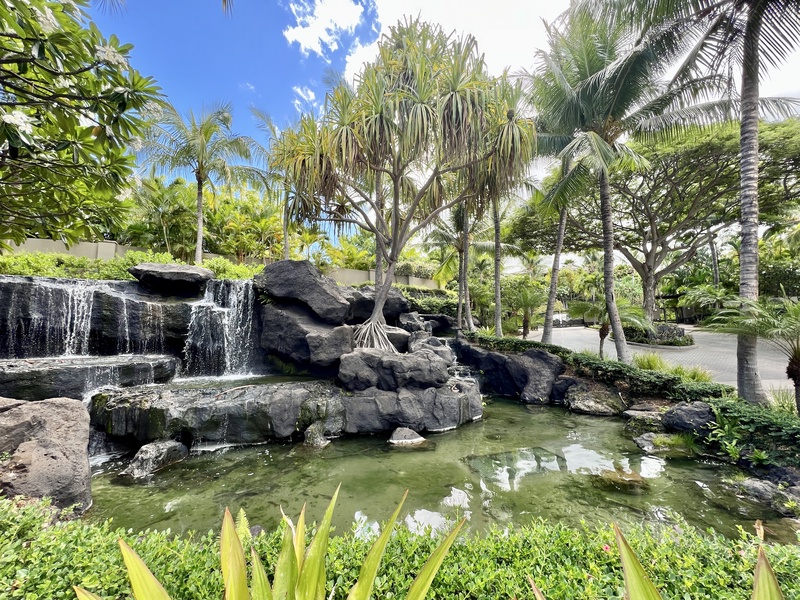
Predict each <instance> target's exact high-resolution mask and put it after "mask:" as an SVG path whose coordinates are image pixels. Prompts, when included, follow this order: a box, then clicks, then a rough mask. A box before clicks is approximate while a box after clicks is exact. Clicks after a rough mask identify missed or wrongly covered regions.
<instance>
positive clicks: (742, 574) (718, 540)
mask: <svg viewBox="0 0 800 600" xmlns="http://www.w3.org/2000/svg"><path fill="white" fill-rule="evenodd" d="M679 525H680V526H679V527H671V526H668V527H662V528H656V529H648V528H645V527H642V526H638V525H637V526H632V527H626V528H625V533H626V536H627V538H628V541H629V542H630V543H631V546H632V547H633V549H634V551H635V552H636V553H637V554H638V556H639V557H640V558H641V559H642V562H643V564H644V565H645V568H646V570H647V572H648V575H649V576H650V577H651V579H652V580H653V582H654V583H655V585H656V586H657V587H658V588H659V589H660V590H662V593H663V595H664V597H665V598H685V597H691V598H694V599H697V600H702V599H712V598H713V599H714V600H729V599H737V600H740V599H741V598H747V597H749V595H750V593H751V590H752V585H753V577H752V574H753V570H754V565H755V561H756V552H757V541H756V540H755V539H754V538H752V537H750V536H747V535H744V534H743V536H742V537H741V538H740V539H735V540H727V539H725V538H723V537H721V536H719V535H715V534H704V533H700V532H698V531H696V530H695V529H694V528H692V527H691V526H688V525H686V524H683V523H680V524H679ZM117 537H122V538H123V539H125V541H126V542H128V543H129V544H130V545H131V546H132V547H133V548H134V549H135V550H136V552H137V553H138V554H139V555H140V556H141V557H142V559H143V560H144V562H145V563H146V564H147V565H148V566H149V567H150V569H151V570H152V571H153V573H154V574H155V575H156V577H158V578H159V579H160V580H161V582H162V583H163V584H164V587H165V588H166V590H167V592H168V593H169V594H170V596H171V597H172V598H181V599H183V600H205V599H218V598H221V597H222V578H221V575H220V571H219V547H218V543H219V542H218V538H217V536H216V535H215V534H214V533H212V532H209V533H207V534H205V535H190V536H187V537H175V536H173V535H171V534H170V533H169V532H168V531H166V532H155V531H146V532H143V533H134V532H133V531H132V530H128V531H123V530H114V529H113V528H112V527H111V525H110V523H109V522H105V523H101V524H98V525H90V524H85V523H82V522H80V521H71V522H65V523H52V522H51V516H50V514H49V511H48V510H47V508H46V507H43V506H42V505H40V504H38V503H33V504H25V505H19V504H16V503H15V502H12V501H9V500H5V499H2V500H0V589H2V590H3V594H4V595H3V597H4V598H9V600H12V599H25V600H40V599H41V600H45V599H47V600H50V599H54V598H57V599H73V598H74V597H75V596H74V593H73V591H72V588H71V586H72V585H78V586H81V587H84V588H85V589H87V590H89V591H91V592H94V593H96V594H98V595H100V596H101V597H103V598H125V597H128V596H129V595H130V589H129V587H128V582H127V576H126V572H125V568H124V566H123V564H122V558H121V556H120V552H119V548H118V547H117V543H116V539H117ZM371 542H372V540H370V539H365V538H364V537H363V536H358V535H355V534H353V533H348V534H345V535H342V536H337V537H333V538H331V540H330V544H329V551H328V559H327V577H328V581H327V591H328V593H330V591H331V590H333V589H334V585H335V591H334V593H333V598H335V599H338V600H344V598H345V597H346V595H347V593H348V590H349V589H350V586H351V585H352V584H353V582H354V581H355V580H356V578H357V577H358V573H359V569H360V567H361V564H362V563H363V561H364V557H365V555H366V552H367V550H368V548H369V546H370V544H371ZM438 543H439V540H438V539H437V538H436V536H430V535H416V534H413V533H410V532H409V531H408V530H407V529H406V528H404V527H399V528H398V529H397V530H396V532H395V534H394V535H393V536H392V537H391V539H390V541H389V545H388V547H387V550H386V556H385V557H384V559H383V561H382V562H381V565H382V566H381V567H380V570H379V572H378V579H377V580H376V585H375V588H374V590H373V594H372V595H373V597H374V598H392V597H397V596H398V592H399V591H400V590H407V589H408V585H409V583H410V581H411V580H412V579H413V577H414V575H415V574H416V573H418V572H419V571H420V569H421V568H422V564H423V563H424V561H425V559H426V558H427V556H429V555H430V554H431V552H432V551H433V549H434V548H435V547H436V545H437V544H438ZM252 544H253V547H254V548H255V550H256V551H257V553H258V554H259V556H260V558H261V560H262V562H263V563H264V564H265V565H274V564H275V559H276V558H277V555H278V550H279V537H278V534H277V532H276V533H273V534H270V535H261V536H258V537H257V538H255V539H254V540H253V542H252ZM767 552H768V554H769V558H770V561H771V562H772V565H773V567H774V569H775V571H776V574H777V577H778V580H779V582H780V584H781V587H782V589H783V593H784V594H785V595H786V597H787V598H792V597H797V595H798V594H800V553H798V552H797V549H796V547H794V546H783V545H773V546H770V547H769V548H768V549H767ZM268 569H269V567H268ZM269 575H270V576H271V575H272V574H271V573H269ZM528 576H531V577H533V579H534V580H535V581H536V583H537V585H538V586H539V587H540V588H541V589H542V591H543V592H544V594H545V596H546V597H547V598H548V600H559V599H570V600H573V599H589V598H592V599H594V598H617V597H621V596H622V581H623V579H622V569H621V568H620V562H619V555H618V553H617V550H616V547H615V544H614V536H613V533H612V531H611V528H610V527H601V528H597V529H595V528H593V527H590V526H588V525H587V526H584V527H582V528H570V527H567V526H564V525H560V524H557V523H549V522H545V521H534V522H532V523H531V524H530V525H528V526H523V527H516V528H510V529H508V530H507V531H500V530H496V531H492V532H490V533H488V534H486V535H482V536H478V535H469V534H467V535H462V536H461V537H460V538H459V539H458V540H457V541H456V543H455V545H454V546H453V547H452V548H451V550H450V552H449V553H448V555H447V556H446V557H445V560H444V563H443V565H442V567H441V569H440V571H439V574H438V575H437V577H436V579H435V580H434V583H433V587H432V588H431V592H430V595H429V597H431V598H487V599H492V598H497V599H503V600H507V599H508V598H513V597H518V598H528V597H531V592H530V587H529V585H528V583H527V577H528ZM326 595H327V594H326Z"/></svg>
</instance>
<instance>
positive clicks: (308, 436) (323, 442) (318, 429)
mask: <svg viewBox="0 0 800 600" xmlns="http://www.w3.org/2000/svg"><path fill="white" fill-rule="evenodd" d="M304 436H305V441H304V443H305V445H306V446H311V447H312V448H324V447H325V446H327V445H329V444H330V443H331V441H330V440H329V439H328V438H326V437H325V423H323V422H322V421H314V422H313V423H312V424H311V425H309V426H308V428H307V429H306V431H305V434H304Z"/></svg>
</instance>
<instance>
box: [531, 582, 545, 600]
mask: <svg viewBox="0 0 800 600" xmlns="http://www.w3.org/2000/svg"><path fill="white" fill-rule="evenodd" d="M528 581H530V583H531V589H532V590H533V597H534V598H536V600H545V599H544V594H543V593H542V590H540V589H539V588H538V587H536V584H535V583H534V582H533V577H528Z"/></svg>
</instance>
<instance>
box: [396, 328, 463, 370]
mask: <svg viewBox="0 0 800 600" xmlns="http://www.w3.org/2000/svg"><path fill="white" fill-rule="evenodd" d="M425 349H427V350H430V351H432V352H433V353H434V354H436V355H437V356H438V357H439V358H441V359H442V360H444V361H445V362H446V363H447V365H448V366H450V365H452V364H453V363H454V362H455V361H456V356H455V354H453V351H452V350H451V349H450V347H449V346H446V345H445V344H444V343H442V340H440V339H439V338H435V337H433V336H432V335H431V334H430V333H429V332H427V331H415V332H414V333H412V334H411V337H410V338H409V339H408V350H409V352H417V351H419V350H425Z"/></svg>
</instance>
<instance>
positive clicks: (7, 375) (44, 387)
mask: <svg viewBox="0 0 800 600" xmlns="http://www.w3.org/2000/svg"><path fill="white" fill-rule="evenodd" d="M177 368H178V361H177V359H175V358H173V357H171V356H137V355H125V356H117V357H102V356H99V357H98V356H82V357H71V358H60V357H50V358H30V359H27V360H24V361H22V360H13V361H0V395H3V396H6V397H9V398H17V399H20V400H44V399H46V398H60V397H66V398H75V399H81V398H83V395H84V394H85V393H86V392H89V391H91V390H93V389H97V388H99V387H101V386H105V385H116V386H119V387H130V386H134V385H141V384H144V383H165V382H167V381H170V380H172V378H173V377H174V376H175V372H176V370H177Z"/></svg>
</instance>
